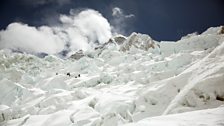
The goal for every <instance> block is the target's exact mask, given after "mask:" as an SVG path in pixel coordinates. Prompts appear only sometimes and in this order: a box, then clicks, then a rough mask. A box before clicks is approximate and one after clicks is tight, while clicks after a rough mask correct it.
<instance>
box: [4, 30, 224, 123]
mask: <svg viewBox="0 0 224 126" xmlns="http://www.w3.org/2000/svg"><path fill="white" fill-rule="evenodd" d="M219 30H220V27H217V28H210V29H208V31H206V32H204V33H203V34H200V35H197V34H193V35H189V36H187V37H185V38H184V39H181V40H179V41H177V42H167V41H162V42H157V41H154V40H152V39H151V37H150V36H148V35H145V34H140V33H133V34H132V35H130V36H129V37H124V36H122V35H118V36H115V37H114V38H112V39H111V40H110V42H108V43H105V44H104V45H102V46H101V47H99V48H97V49H96V50H89V51H86V52H84V53H83V54H82V57H79V58H80V59H79V58H78V59H73V58H68V59H60V58H58V57H56V56H53V55H49V56H46V57H45V58H38V57H36V56H33V55H29V54H21V53H13V52H11V51H10V50H0V125H1V126H18V125H20V126H22V125H24V126H46V125H47V126H116V125H128V126H129V125H130V126H131V125H139V126H142V125H146V126H148V125H155V126H157V125H172V126H173V125H174V126H183V125H188V126H189V125H194V126H202V125H204V126H206V125H207V126H211V125H212V126H213V125H214V126H221V125H224V118H223V117H224V107H223V104H224V35H223V34H220V32H219Z"/></svg>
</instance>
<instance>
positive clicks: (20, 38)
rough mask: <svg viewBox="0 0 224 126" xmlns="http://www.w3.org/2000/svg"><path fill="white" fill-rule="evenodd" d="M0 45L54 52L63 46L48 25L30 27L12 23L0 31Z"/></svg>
mask: <svg viewBox="0 0 224 126" xmlns="http://www.w3.org/2000/svg"><path fill="white" fill-rule="evenodd" d="M0 38H1V40H0V47H1V49H2V48H10V49H13V50H20V51H26V52H33V53H37V52H45V53H49V54H52V53H56V52H59V51H60V50H62V49H63V48H64V44H63V41H62V40H61V39H60V37H58V36H57V35H55V34H54V33H53V31H52V29H51V28H49V27H45V26H42V27H39V28H35V27H31V26H28V25H26V24H21V23H12V24H10V25H9V26H8V27H7V29H6V30H5V31H0Z"/></svg>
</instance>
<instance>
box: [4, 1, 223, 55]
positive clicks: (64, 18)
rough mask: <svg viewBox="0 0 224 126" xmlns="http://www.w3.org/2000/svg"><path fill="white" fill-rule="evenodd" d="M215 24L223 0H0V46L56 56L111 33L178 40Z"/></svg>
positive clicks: (220, 18)
mask: <svg viewBox="0 0 224 126" xmlns="http://www.w3.org/2000/svg"><path fill="white" fill-rule="evenodd" d="M89 17H90V18H89ZM220 25H224V0H1V3H0V29H1V32H0V48H5V47H13V48H16V49H21V50H26V51H28V52H29V51H31V50H32V51H33V50H35V51H34V52H38V51H40V52H47V53H55V52H59V51H60V50H62V48H66V47H68V49H69V50H71V49H73V48H77V47H80V48H85V49H87V48H89V47H87V44H89V43H91V42H93V41H94V42H96V41H97V42H98V43H102V42H103V41H106V40H107V39H108V38H109V37H111V35H113V34H114V33H119V34H124V35H126V36H128V35H130V34H131V33H132V32H139V33H144V34H148V35H150V36H151V37H152V38H153V39H155V40H157V41H161V40H179V39H180V38H181V37H182V36H184V35H187V34H189V33H193V32H199V33H201V32H203V31H205V30H206V29H207V28H209V27H216V26H220ZM87 29H88V31H87ZM20 31H22V32H21V33H20ZM31 33H32V34H31ZM65 33H66V35H65ZM27 34H31V35H30V36H29V37H30V38H29V39H32V40H34V39H37V41H36V43H39V41H44V40H48V41H49V42H48V43H47V44H46V42H43V43H42V44H44V45H45V46H46V49H41V48H42V47H39V49H34V47H31V44H33V43H35V42H33V43H30V42H29V40H27V39H25V40H24V37H25V36H26V35H27ZM74 35H75V36H76V37H73V36H74ZM10 36H13V38H16V39H17V40H19V41H18V42H16V41H15V40H12V38H10ZM23 36H24V37H23ZM77 36H78V37H77ZM39 38H41V39H39ZM24 41H26V42H24ZM68 41H69V42H68ZM77 41H81V43H82V44H77ZM89 41H90V42H89ZM20 43H24V44H21V46H20ZM79 43H80V42H79ZM52 44H53V45H55V47H54V46H52ZM12 45H13V46H12ZM50 45H51V46H50ZM57 45H63V47H58V46H57ZM48 47H51V48H52V49H51V50H49V49H48V50H47V48H48ZM25 48H26V49H25ZM35 48H36V47H35ZM46 50H47V51H46ZM55 50H57V51H55Z"/></svg>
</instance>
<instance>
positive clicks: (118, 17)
mask: <svg viewBox="0 0 224 126" xmlns="http://www.w3.org/2000/svg"><path fill="white" fill-rule="evenodd" d="M112 16H113V19H112V21H111V22H112V25H113V31H114V32H116V33H119V34H126V32H127V22H128V21H129V20H130V19H132V18H134V17H135V15H134V14H125V13H124V12H123V10H122V9H121V8H119V7H114V8H113V9H112Z"/></svg>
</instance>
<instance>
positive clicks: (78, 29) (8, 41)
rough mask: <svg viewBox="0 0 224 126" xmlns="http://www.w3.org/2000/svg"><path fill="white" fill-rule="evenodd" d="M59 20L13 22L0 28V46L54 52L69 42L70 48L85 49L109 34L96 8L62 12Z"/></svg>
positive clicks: (102, 40)
mask: <svg viewBox="0 0 224 126" xmlns="http://www.w3.org/2000/svg"><path fill="white" fill-rule="evenodd" d="M60 21H61V22H62V24H61V25H60V26H58V27H49V26H42V27H32V26H28V25H26V24H21V23H12V24H10V25H9V26H8V27H7V29H6V30H2V31H0V49H3V48H10V49H15V50H20V51H26V52H29V53H39V52H44V53H49V54H54V53H58V52H60V51H62V50H63V49H64V48H65V45H70V46H69V48H70V50H79V49H82V50H88V49H90V48H91V47H92V46H94V44H95V42H99V43H104V42H107V41H108V40H109V38H110V37H111V35H112V33H111V26H110V24H109V22H108V21H107V19H105V18H104V17H103V16H102V15H101V14H100V13H99V12H97V11H95V10H90V9H88V10H84V11H81V12H80V13H78V14H77V15H74V14H71V15H61V16H60Z"/></svg>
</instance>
